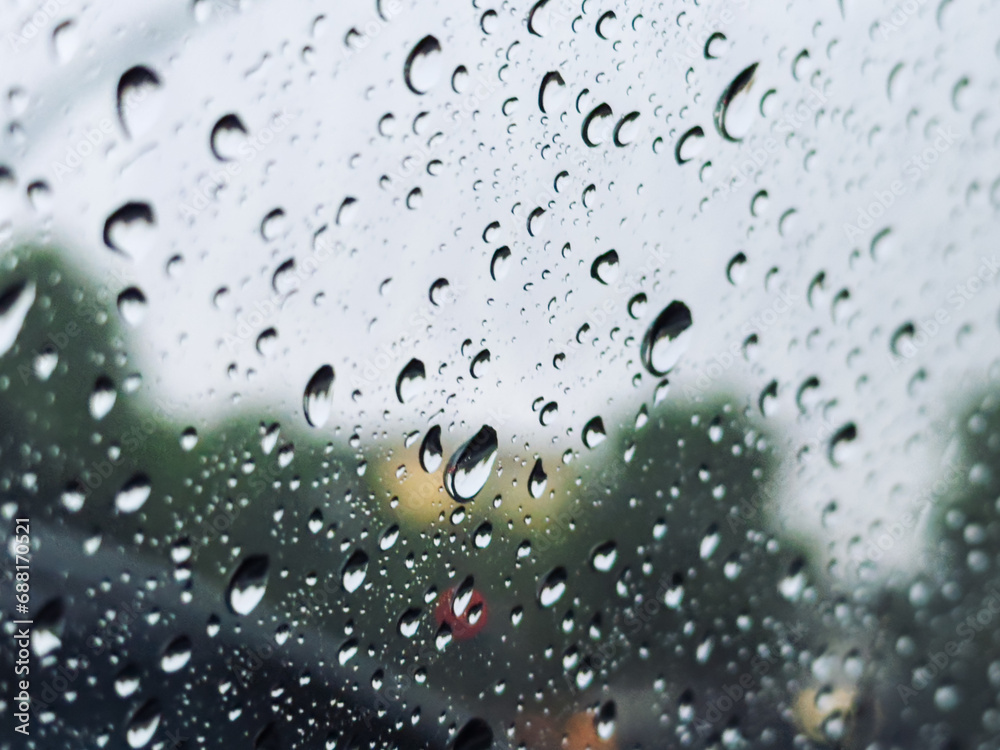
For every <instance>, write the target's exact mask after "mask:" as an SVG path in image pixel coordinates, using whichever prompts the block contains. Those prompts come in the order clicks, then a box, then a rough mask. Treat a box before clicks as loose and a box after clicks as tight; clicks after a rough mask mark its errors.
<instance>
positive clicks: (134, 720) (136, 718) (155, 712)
mask: <svg viewBox="0 0 1000 750" xmlns="http://www.w3.org/2000/svg"><path fill="white" fill-rule="evenodd" d="M160 717H161V712H160V704H159V703H157V701H155V700H149V701H146V702H145V703H144V704H143V705H142V706H141V707H140V708H139V709H138V710H137V711H136V712H135V713H134V714H132V717H131V719H129V722H128V726H127V727H126V729H125V739H126V740H127V741H128V744H129V747H131V748H135V749H136V750H138V748H141V747H145V746H146V745H148V744H149V743H150V741H151V740H152V739H153V735H155V734H156V730H157V729H158V728H159V726H160Z"/></svg>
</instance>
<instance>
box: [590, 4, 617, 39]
mask: <svg viewBox="0 0 1000 750" xmlns="http://www.w3.org/2000/svg"><path fill="white" fill-rule="evenodd" d="M617 19H618V16H617V15H616V14H615V12H614V11H613V10H608V11H605V12H604V13H603V14H601V17H600V18H598V19H597V23H596V24H595V26H594V31H596V32H597V36H599V37H600V38H601V39H604V40H607V39H608V37H610V36H611V34H612V33H613V32H614V30H615V24H614V21H616V20H617Z"/></svg>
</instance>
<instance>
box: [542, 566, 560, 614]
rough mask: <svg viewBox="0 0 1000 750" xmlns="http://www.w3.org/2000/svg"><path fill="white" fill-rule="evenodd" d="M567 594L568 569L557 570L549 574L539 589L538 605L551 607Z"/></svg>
mask: <svg viewBox="0 0 1000 750" xmlns="http://www.w3.org/2000/svg"><path fill="white" fill-rule="evenodd" d="M565 592H566V568H561V567H560V568H556V569H555V570H553V571H552V572H551V573H549V574H548V575H547V576H546V577H545V580H544V581H543V582H542V585H541V587H540V588H539V589H538V603H539V604H541V605H542V606H543V607H551V606H552V605H553V604H555V603H556V602H557V601H559V599H560V598H561V597H562V595H563V594H564V593H565Z"/></svg>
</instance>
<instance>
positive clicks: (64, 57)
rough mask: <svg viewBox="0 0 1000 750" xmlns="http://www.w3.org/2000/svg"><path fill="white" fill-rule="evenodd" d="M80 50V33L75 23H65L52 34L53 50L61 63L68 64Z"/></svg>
mask: <svg viewBox="0 0 1000 750" xmlns="http://www.w3.org/2000/svg"><path fill="white" fill-rule="evenodd" d="M79 48H80V31H79V28H78V27H77V25H76V23H75V22H73V21H63V22H62V23H61V24H59V25H58V26H56V28H55V30H54V31H53V32H52V49H53V50H54V51H55V53H56V59H57V60H58V61H59V62H60V63H63V64H65V63H68V62H69V61H70V60H72V59H73V55H75V54H76V51H77V50H78V49H79Z"/></svg>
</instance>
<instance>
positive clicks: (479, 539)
mask: <svg viewBox="0 0 1000 750" xmlns="http://www.w3.org/2000/svg"><path fill="white" fill-rule="evenodd" d="M473 540H474V541H475V545H476V547H477V548H478V549H486V548H487V547H489V546H490V542H491V541H493V524H491V523H490V522H489V521H483V522H482V524H480V526H479V528H477V529H476V531H475V533H474V534H473Z"/></svg>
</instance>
